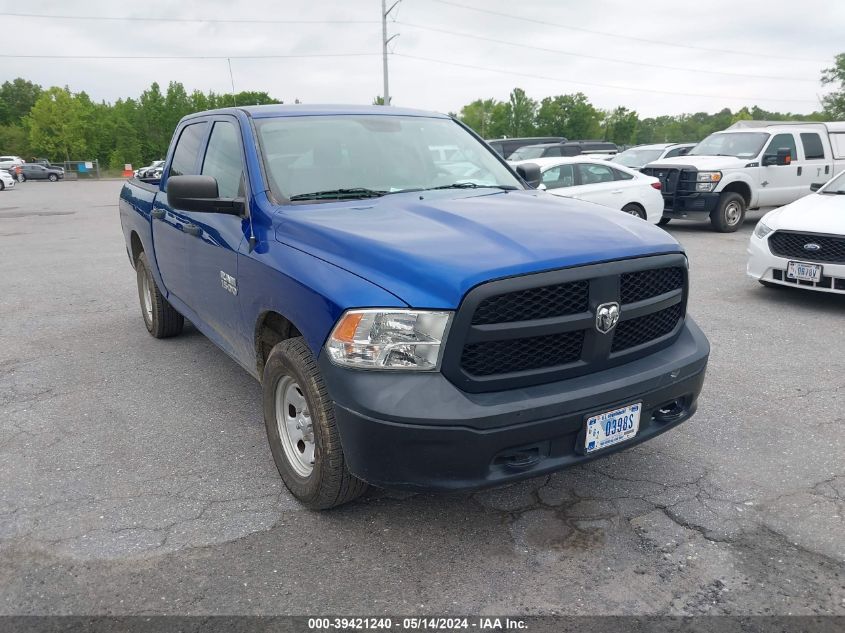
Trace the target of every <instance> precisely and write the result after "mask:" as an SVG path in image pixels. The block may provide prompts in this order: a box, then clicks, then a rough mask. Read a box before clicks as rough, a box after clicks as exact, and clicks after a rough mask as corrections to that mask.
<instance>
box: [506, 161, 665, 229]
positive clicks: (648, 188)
mask: <svg viewBox="0 0 845 633" xmlns="http://www.w3.org/2000/svg"><path fill="white" fill-rule="evenodd" d="M527 163H534V164H536V165H538V166H539V167H540V181H541V183H542V184H541V185H540V187H541V188H543V189H545V190H546V191H548V192H549V193H550V194H553V195H555V196H562V197H565V198H575V199H577V200H586V201H587V202H595V203H596V204H601V205H604V206H606V207H611V208H613V209H619V210H621V211H624V212H625V213H630V214H631V215H635V216H637V217H639V218H642V219H643V220H647V221H649V222H653V223H654V224H657V222H659V221H660V218H661V217H663V196H662V195H660V181H659V180H657V178H652V177H651V176H646V175H644V174H641V173H640V172H638V171H636V170H634V169H629V168H627V167H624V166H622V165H609V164H608V163H607V162H606V161H603V160H601V159H596V158H592V157H589V156H578V157H576V158H538V159H536V160H533V161H524V162H523V163H516V164H517V165H520V164H527Z"/></svg>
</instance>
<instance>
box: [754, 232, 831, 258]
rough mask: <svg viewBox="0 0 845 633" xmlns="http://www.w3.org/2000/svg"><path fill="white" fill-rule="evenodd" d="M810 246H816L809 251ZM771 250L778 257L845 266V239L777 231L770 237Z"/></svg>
mask: <svg viewBox="0 0 845 633" xmlns="http://www.w3.org/2000/svg"><path fill="white" fill-rule="evenodd" d="M809 244H813V245H815V246H814V247H811V248H809V249H808V248H807V245H809ZM816 247H817V248H816ZM769 248H770V249H771V251H772V253H774V254H775V255H777V256H778V257H789V258H791V259H800V260H803V261H808V262H823V263H826V264H845V237H837V236H833V235H821V234H819V233H794V232H792V231H776V232H774V233H772V234H771V235H770V236H769Z"/></svg>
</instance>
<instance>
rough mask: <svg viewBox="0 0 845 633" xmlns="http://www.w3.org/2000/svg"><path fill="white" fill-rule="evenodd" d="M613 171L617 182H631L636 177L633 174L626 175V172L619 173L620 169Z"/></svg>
mask: <svg viewBox="0 0 845 633" xmlns="http://www.w3.org/2000/svg"><path fill="white" fill-rule="evenodd" d="M611 171H613V175H614V176H615V178H616V180H631V179H632V178H633V177H634V176H632V175H631V174H626V173H625V172H624V171H619V170H618V169H613V170H611Z"/></svg>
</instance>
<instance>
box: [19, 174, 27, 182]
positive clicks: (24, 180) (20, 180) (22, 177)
mask: <svg viewBox="0 0 845 633" xmlns="http://www.w3.org/2000/svg"><path fill="white" fill-rule="evenodd" d="M18 182H26V176H24V175H23V174H18Z"/></svg>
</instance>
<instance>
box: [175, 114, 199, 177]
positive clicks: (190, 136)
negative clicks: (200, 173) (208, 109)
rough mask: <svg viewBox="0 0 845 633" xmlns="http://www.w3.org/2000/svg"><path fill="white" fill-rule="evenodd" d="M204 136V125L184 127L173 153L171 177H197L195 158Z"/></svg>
mask: <svg viewBox="0 0 845 633" xmlns="http://www.w3.org/2000/svg"><path fill="white" fill-rule="evenodd" d="M204 136H205V123H194V124H192V125H188V126H185V129H184V130H182V134H180V135H179V141H178V143H176V149H175V150H174V151H173V160H172V161H171V165H170V175H171V176H196V175H197V156H198V155H199V151H200V144H201V143H202V139H203V137H204Z"/></svg>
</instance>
